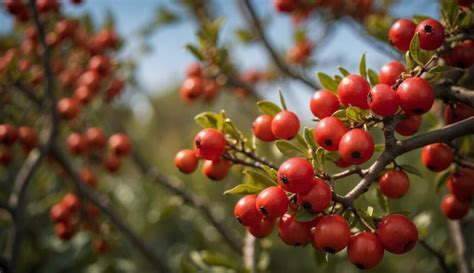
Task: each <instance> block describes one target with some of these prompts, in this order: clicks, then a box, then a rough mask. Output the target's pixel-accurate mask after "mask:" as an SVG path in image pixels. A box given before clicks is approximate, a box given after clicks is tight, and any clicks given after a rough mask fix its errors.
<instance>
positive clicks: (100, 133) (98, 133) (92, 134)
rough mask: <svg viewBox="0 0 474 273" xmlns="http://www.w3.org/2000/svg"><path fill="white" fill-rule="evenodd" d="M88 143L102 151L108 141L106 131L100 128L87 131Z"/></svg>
mask: <svg viewBox="0 0 474 273" xmlns="http://www.w3.org/2000/svg"><path fill="white" fill-rule="evenodd" d="M86 139H87V143H89V145H90V146H91V147H94V148H97V149H102V148H104V147H105V143H106V139H105V134H104V130H102V129H101V128H99V127H91V128H89V129H87V131H86Z"/></svg>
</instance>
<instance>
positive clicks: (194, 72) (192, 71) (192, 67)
mask: <svg viewBox="0 0 474 273" xmlns="http://www.w3.org/2000/svg"><path fill="white" fill-rule="evenodd" d="M201 73H202V69H201V65H200V64H199V63H196V62H193V63H190V64H188V66H187V67H186V72H185V75H186V77H187V78H191V77H200V76H201Z"/></svg>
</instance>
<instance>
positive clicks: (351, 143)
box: [339, 129, 375, 165]
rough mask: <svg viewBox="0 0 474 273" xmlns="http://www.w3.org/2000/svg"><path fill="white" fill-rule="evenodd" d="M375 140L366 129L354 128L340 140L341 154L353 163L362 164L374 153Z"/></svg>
mask: <svg viewBox="0 0 474 273" xmlns="http://www.w3.org/2000/svg"><path fill="white" fill-rule="evenodd" d="M374 148H375V145H374V141H373V139H372V137H371V136H370V135H369V133H367V132H366V131H364V130H362V129H352V130H350V131H348V132H347V133H345V134H344V136H343V137H342V138H341V141H340V142H339V155H340V156H341V158H342V159H343V160H344V161H345V162H347V163H348V164H351V165H360V164H362V163H365V162H366V161H367V160H369V159H370V158H371V157H372V155H373V154H374Z"/></svg>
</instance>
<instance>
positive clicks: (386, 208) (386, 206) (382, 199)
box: [377, 188, 390, 213]
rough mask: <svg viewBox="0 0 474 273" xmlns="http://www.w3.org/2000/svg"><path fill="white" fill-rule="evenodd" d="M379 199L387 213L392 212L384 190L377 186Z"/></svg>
mask: <svg viewBox="0 0 474 273" xmlns="http://www.w3.org/2000/svg"><path fill="white" fill-rule="evenodd" d="M377 201H378V203H379V205H380V207H381V208H382V210H383V211H384V212H385V213H390V207H389V205H388V199H387V197H386V196H385V195H383V193H382V191H380V189H379V188H377Z"/></svg>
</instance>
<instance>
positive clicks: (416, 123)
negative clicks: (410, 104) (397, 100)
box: [395, 115, 421, 136]
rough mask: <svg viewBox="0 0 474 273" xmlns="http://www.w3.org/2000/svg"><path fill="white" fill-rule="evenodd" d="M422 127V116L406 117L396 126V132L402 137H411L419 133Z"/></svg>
mask: <svg viewBox="0 0 474 273" xmlns="http://www.w3.org/2000/svg"><path fill="white" fill-rule="evenodd" d="M420 126H421V116H419V115H411V116H404V117H403V118H402V120H400V121H399V122H398V123H397V125H396V126H395V132H397V133H399V134H400V135H402V136H411V135H413V134H414V133H416V132H417V131H418V129H419V128H420Z"/></svg>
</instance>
